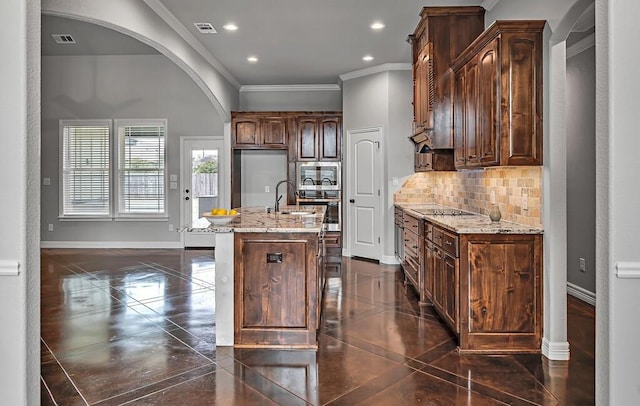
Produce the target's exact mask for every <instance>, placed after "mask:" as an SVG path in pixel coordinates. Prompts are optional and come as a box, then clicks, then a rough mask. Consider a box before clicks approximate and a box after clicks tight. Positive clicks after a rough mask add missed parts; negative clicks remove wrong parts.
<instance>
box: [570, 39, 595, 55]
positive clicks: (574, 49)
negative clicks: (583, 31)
mask: <svg viewBox="0 0 640 406" xmlns="http://www.w3.org/2000/svg"><path fill="white" fill-rule="evenodd" d="M594 46H596V34H591V35H589V36H588V37H585V38H583V39H581V40H580V41H578V42H576V43H575V44H573V45H571V46H570V47H567V59H569V58H573V57H574V56H576V55H578V54H580V53H582V52H584V51H586V50H587V49H589V48H592V47H594Z"/></svg>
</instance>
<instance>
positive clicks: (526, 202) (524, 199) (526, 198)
mask: <svg viewBox="0 0 640 406" xmlns="http://www.w3.org/2000/svg"><path fill="white" fill-rule="evenodd" d="M522 210H529V194H528V193H527V192H526V191H525V192H524V194H523V195H522Z"/></svg>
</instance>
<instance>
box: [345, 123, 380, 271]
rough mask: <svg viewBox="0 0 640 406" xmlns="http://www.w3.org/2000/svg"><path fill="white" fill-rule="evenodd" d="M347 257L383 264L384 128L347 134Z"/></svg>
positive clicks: (354, 131)
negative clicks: (381, 182)
mask: <svg viewBox="0 0 640 406" xmlns="http://www.w3.org/2000/svg"><path fill="white" fill-rule="evenodd" d="M347 140H348V141H347V159H348V163H347V173H346V179H347V182H346V183H347V195H346V196H345V204H346V213H347V216H346V217H347V218H346V225H347V240H348V246H349V252H348V254H349V255H351V256H358V257H363V258H369V259H374V260H380V255H381V252H380V251H381V250H380V247H381V245H380V230H381V229H382V222H381V210H380V207H381V203H380V202H381V199H382V197H381V190H380V189H381V187H380V178H381V157H380V155H381V150H380V143H381V142H382V128H381V127H376V128H365V129H358V130H350V131H348V132H347Z"/></svg>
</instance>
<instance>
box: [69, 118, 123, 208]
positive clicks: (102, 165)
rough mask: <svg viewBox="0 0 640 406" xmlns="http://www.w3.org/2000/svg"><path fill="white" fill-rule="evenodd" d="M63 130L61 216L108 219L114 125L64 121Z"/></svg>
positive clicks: (109, 123)
mask: <svg viewBox="0 0 640 406" xmlns="http://www.w3.org/2000/svg"><path fill="white" fill-rule="evenodd" d="M60 127H61V131H60V132H61V134H62V157H61V166H62V170H61V173H62V182H61V184H62V190H61V192H62V198H61V200H62V202H61V210H62V215H63V216H78V217H82V216H88V217H103V216H109V215H110V214H111V213H110V200H111V199H110V184H111V182H110V178H111V176H110V165H109V162H110V159H111V155H110V148H109V145H110V142H109V135H110V134H111V121H104V120H103V121H81V122H80V121H74V122H66V121H62V122H61V123H60Z"/></svg>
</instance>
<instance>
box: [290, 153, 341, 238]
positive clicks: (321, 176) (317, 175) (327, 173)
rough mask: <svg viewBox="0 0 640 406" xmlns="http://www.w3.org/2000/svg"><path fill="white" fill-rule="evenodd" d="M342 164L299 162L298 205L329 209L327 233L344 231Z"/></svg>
mask: <svg viewBox="0 0 640 406" xmlns="http://www.w3.org/2000/svg"><path fill="white" fill-rule="evenodd" d="M341 166H342V164H341V163H340V162H325V161H323V162H298V163H297V165H296V186H297V189H298V203H299V204H306V205H309V204H311V205H323V206H326V207H327V211H326V216H325V228H326V230H327V231H340V230H341V229H342V170H341V169H342V167H341Z"/></svg>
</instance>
